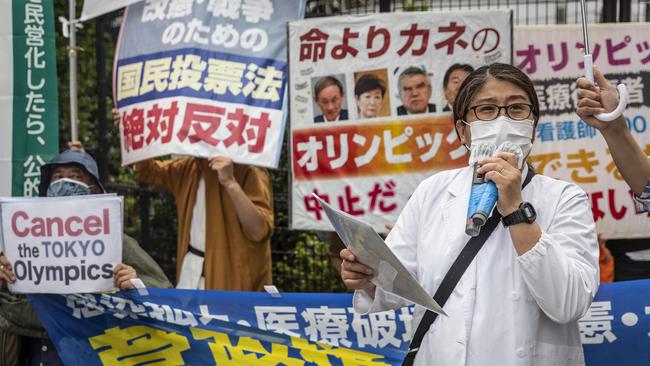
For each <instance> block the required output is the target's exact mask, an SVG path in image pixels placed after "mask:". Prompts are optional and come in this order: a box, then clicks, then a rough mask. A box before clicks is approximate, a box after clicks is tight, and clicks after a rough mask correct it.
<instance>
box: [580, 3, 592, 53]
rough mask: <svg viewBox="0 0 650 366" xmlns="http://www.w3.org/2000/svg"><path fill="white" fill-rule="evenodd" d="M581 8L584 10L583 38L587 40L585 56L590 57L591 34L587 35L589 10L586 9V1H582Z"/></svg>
mask: <svg viewBox="0 0 650 366" xmlns="http://www.w3.org/2000/svg"><path fill="white" fill-rule="evenodd" d="M580 7H581V9H580V10H582V37H583V38H584V40H585V55H589V54H590V52H589V34H588V33H587V9H586V7H585V0H580Z"/></svg>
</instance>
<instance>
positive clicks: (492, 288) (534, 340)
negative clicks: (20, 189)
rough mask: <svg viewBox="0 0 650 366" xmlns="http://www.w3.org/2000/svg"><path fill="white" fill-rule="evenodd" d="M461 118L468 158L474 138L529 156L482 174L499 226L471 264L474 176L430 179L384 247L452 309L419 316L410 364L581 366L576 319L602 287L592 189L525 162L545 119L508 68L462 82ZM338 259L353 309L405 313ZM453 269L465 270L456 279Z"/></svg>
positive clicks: (460, 173) (489, 69)
mask: <svg viewBox="0 0 650 366" xmlns="http://www.w3.org/2000/svg"><path fill="white" fill-rule="evenodd" d="M453 111H454V120H455V127H456V130H457V132H458V134H459V136H460V140H461V142H462V143H463V144H465V146H467V147H468V148H470V149H471V148H472V146H474V144H475V141H477V140H478V141H481V142H489V143H492V144H494V145H496V146H498V145H499V144H501V143H502V142H508V143H511V144H514V145H518V149H519V150H521V152H522V154H521V156H520V157H519V159H518V157H517V155H518V154H513V153H504V152H501V153H498V154H496V155H495V156H493V157H489V158H485V159H482V160H479V161H478V162H477V163H478V164H479V165H480V168H479V173H481V174H483V175H484V177H485V179H487V180H490V181H493V182H494V183H495V184H496V187H497V190H498V201H497V205H496V209H495V210H494V211H493V212H492V216H494V218H491V219H490V220H488V223H490V224H491V225H492V226H491V227H490V230H487V229H486V227H487V226H486V227H484V228H483V229H482V230H487V231H482V234H483V235H482V237H481V236H479V238H480V239H479V240H483V244H482V246H480V245H479V246H478V248H479V249H478V250H477V251H475V252H474V253H476V254H475V256H474V255H472V256H469V258H472V259H470V260H469V261H466V260H465V259H464V258H466V257H462V256H460V255H459V253H461V252H462V253H469V252H468V251H467V249H468V248H469V250H470V251H471V250H473V248H474V247H473V246H472V245H470V246H467V243H468V242H469V239H470V237H469V236H468V235H467V234H466V233H465V222H466V214H467V209H468V202H469V192H470V186H471V185H472V178H473V173H474V172H473V171H474V168H473V167H472V166H468V167H465V168H461V169H455V170H449V171H443V172H439V173H436V174H434V175H433V176H431V177H429V178H427V179H426V180H424V181H423V182H422V183H421V184H420V185H419V186H418V188H417V189H416V190H415V192H414V193H413V195H412V196H411V198H410V199H409V201H408V203H407V204H406V206H405V207H404V209H403V211H402V212H401V214H400V216H399V218H398V220H397V222H396V224H395V226H394V227H393V229H392V230H391V232H390V234H389V235H388V237H387V238H386V243H387V244H388V246H389V247H390V248H391V249H392V251H393V253H395V255H396V256H397V257H398V258H400V260H401V261H402V263H403V264H404V266H405V267H406V268H407V269H408V270H409V271H410V272H411V273H412V274H413V276H414V277H415V278H416V279H417V280H418V282H419V283H420V284H421V285H422V286H423V287H424V288H425V289H426V290H427V291H428V292H429V293H430V294H432V295H434V294H435V295H434V298H436V299H438V300H440V299H444V300H441V302H442V303H444V306H443V309H444V311H445V312H446V313H447V315H448V316H438V317H435V316H430V315H428V314H427V315H426V316H424V314H425V310H424V309H423V308H422V307H420V306H416V307H415V312H414V316H413V323H412V329H413V330H414V336H413V340H412V344H411V349H410V351H409V353H408V356H407V358H406V359H405V363H404V364H406V365H410V364H415V365H432V364H435V365H522V366H523V365H533V364H534V365H548V366H551V365H553V366H554V365H582V364H584V356H583V352H582V346H581V342H580V334H579V330H578V319H580V318H581V317H582V316H583V315H584V314H585V313H586V312H587V310H588V309H589V306H590V304H591V302H592V300H593V297H594V295H595V294H596V290H597V288H598V242H597V239H596V231H595V224H594V221H593V216H592V214H591V209H590V205H589V200H588V198H587V195H586V194H585V192H584V191H582V190H581V189H580V188H579V187H578V186H577V185H575V184H572V183H567V182H562V181H559V180H555V179H552V178H549V177H546V176H543V175H540V174H535V173H534V172H533V171H532V168H530V167H529V166H528V165H526V164H525V163H524V161H525V158H526V157H527V155H528V154H529V153H530V147H531V146H532V139H533V136H534V132H535V126H536V124H537V121H538V118H539V101H538V99H537V95H536V93H535V89H534V87H533V84H532V82H531V80H530V79H529V78H528V76H526V75H525V74H524V73H523V72H522V71H521V70H519V69H517V68H516V67H514V66H512V65H507V64H491V65H489V66H483V67H481V68H479V69H477V70H476V71H474V72H472V73H471V74H470V75H469V76H468V77H467V79H466V80H465V81H464V82H463V84H462V85H461V87H460V89H459V92H458V96H457V98H456V101H455V104H454V108H453ZM522 186H523V187H524V188H522ZM472 240H473V241H472V242H470V243H478V241H474V240H476V238H473V239H472ZM341 258H342V261H343V263H342V270H341V278H342V279H343V281H344V283H345V284H346V286H347V287H349V288H351V289H354V290H355V294H354V298H353V305H354V309H355V311H357V312H360V313H367V312H377V311H384V310H389V309H395V308H397V307H401V306H404V305H407V304H408V303H407V302H406V301H405V300H403V299H401V298H399V297H397V296H395V295H392V294H391V293H389V292H387V291H385V290H383V289H381V288H378V287H375V285H374V284H373V283H372V282H371V281H370V280H371V278H372V277H373V275H374V274H373V273H372V269H371V268H370V267H368V266H366V265H364V264H363V263H360V262H359V261H358V260H357V259H356V257H355V256H354V254H353V253H352V252H350V251H349V250H348V249H344V250H342V251H341ZM456 262H458V263H462V262H464V263H465V265H466V266H465V267H463V268H462V269H461V270H460V272H459V271H458V268H461V267H459V266H457V263H456ZM452 264H453V265H452ZM450 271H451V272H452V274H451V275H450V274H449V272H450ZM454 277H456V280H455V281H450V279H451V278H454ZM420 324H422V325H420Z"/></svg>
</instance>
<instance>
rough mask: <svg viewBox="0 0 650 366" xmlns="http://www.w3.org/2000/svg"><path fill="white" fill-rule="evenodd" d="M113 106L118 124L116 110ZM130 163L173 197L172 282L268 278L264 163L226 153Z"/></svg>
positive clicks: (259, 281)
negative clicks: (175, 224)
mask: <svg viewBox="0 0 650 366" xmlns="http://www.w3.org/2000/svg"><path fill="white" fill-rule="evenodd" d="M112 112H113V120H114V123H115V126H116V127H117V126H119V123H120V120H121V116H120V114H119V113H118V111H117V109H115V108H113V110H112ZM134 169H135V171H136V173H137V174H138V179H139V180H140V181H142V182H145V183H147V184H150V185H152V186H154V187H155V188H158V189H162V190H165V191H168V192H171V193H172V194H173V195H174V198H175V199H176V209H177V212H178V246H177V250H176V278H177V279H178V280H177V284H176V288H185V289H195V290H196V289H199V290H203V289H206V290H230V291H262V290H264V285H267V284H271V283H272V279H271V235H272V234H273V190H272V187H271V178H270V175H269V173H268V171H267V170H266V169H263V168H259V167H255V166H251V165H243V164H235V163H234V162H233V160H232V159H231V158H229V157H226V156H213V157H211V158H209V159H205V158H198V157H182V158H176V159H171V160H167V161H159V160H155V159H148V160H144V161H141V162H139V163H136V164H134Z"/></svg>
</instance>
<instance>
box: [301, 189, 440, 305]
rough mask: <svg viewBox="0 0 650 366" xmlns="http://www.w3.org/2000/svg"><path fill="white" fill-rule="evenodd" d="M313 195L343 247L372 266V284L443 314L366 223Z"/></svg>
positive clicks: (360, 260)
mask: <svg viewBox="0 0 650 366" xmlns="http://www.w3.org/2000/svg"><path fill="white" fill-rule="evenodd" d="M314 197H316V199H317V200H318V203H320V205H321V207H323V209H324V210H325V214H326V215H327V217H328V218H329V220H330V222H331V223H332V226H334V230H336V233H337V234H339V236H340V237H341V240H342V241H343V243H345V246H346V247H347V248H348V249H350V250H351V251H352V253H354V255H355V256H356V257H357V259H358V260H359V262H361V263H363V264H365V265H366V266H368V267H370V268H372V270H373V273H374V277H373V278H372V279H371V281H372V283H373V284H375V286H377V287H379V288H381V289H383V290H384V291H387V292H390V293H392V294H394V295H397V296H399V297H401V298H404V299H405V300H408V301H411V302H413V303H415V304H417V305H420V306H423V307H425V308H427V309H429V310H431V311H433V312H435V313H438V314H442V315H447V314H445V312H444V310H442V308H441V307H440V305H438V304H437V303H436V301H435V300H434V299H433V297H432V296H431V295H429V294H428V293H427V292H426V290H425V289H424V288H422V286H421V285H420V284H419V283H418V281H417V280H416V279H415V278H414V277H413V275H411V273H410V272H409V271H408V270H407V269H406V268H405V267H404V265H403V264H402V262H400V260H399V259H398V258H397V257H396V256H395V254H393V252H392V251H391V250H390V248H389V247H388V246H387V245H386V243H385V242H384V240H383V239H382V238H381V237H380V236H379V234H377V232H376V231H375V230H374V229H373V228H372V226H370V224H368V223H366V222H363V221H361V220H359V219H357V218H355V217H353V216H351V215H348V214H347V213H345V212H342V211H339V210H337V209H335V208H333V207H332V206H330V205H329V204H327V202H325V201H323V200H322V199H321V198H320V197H318V196H317V195H315V194H314Z"/></svg>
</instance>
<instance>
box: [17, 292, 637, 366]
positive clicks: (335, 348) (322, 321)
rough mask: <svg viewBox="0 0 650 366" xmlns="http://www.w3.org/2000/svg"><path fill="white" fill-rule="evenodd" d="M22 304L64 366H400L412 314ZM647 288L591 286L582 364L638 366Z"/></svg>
mask: <svg viewBox="0 0 650 366" xmlns="http://www.w3.org/2000/svg"><path fill="white" fill-rule="evenodd" d="M148 291H149V295H148V296H144V297H143V296H140V295H138V294H137V292H136V291H129V292H120V293H116V294H101V295H99V294H85V295H65V296H61V295H29V300H30V302H31V303H32V305H33V307H34V309H35V310H36V312H37V314H38V317H39V319H40V320H41V321H42V323H43V325H44V326H45V328H46V330H47V332H48V335H49V336H50V338H51V339H52V341H53V342H54V344H55V346H56V348H57V351H58V352H59V355H60V356H61V359H62V360H63V361H64V363H65V364H66V365H132V364H146V363H148V362H153V361H154V360H157V362H160V363H162V364H170V365H214V364H216V365H232V364H236V365H269V366H270V365H295V366H298V365H319V366H331V365H366V366H370V365H377V366H379V365H400V364H401V362H402V358H403V357H404V354H405V352H406V349H407V347H408V343H409V341H410V334H411V332H412V330H413V327H412V325H411V320H412V308H401V309H397V310H392V311H385V312H381V313H373V314H369V315H359V314H356V313H354V312H353V310H352V309H351V304H352V295H351V294H323V293H319V294H306V293H304V294H297V293H296V294H290V293H285V294H282V297H279V298H273V297H271V296H270V295H269V294H265V293H254V292H226V291H190V290H176V289H148ZM649 291H650V281H649V280H645V281H628V282H619V283H614V284H606V285H603V286H601V288H600V290H599V292H598V294H597V295H596V298H595V300H594V303H593V304H592V305H591V308H590V310H589V311H588V312H587V314H586V315H585V317H584V318H582V319H581V320H580V322H579V325H580V336H581V340H582V343H583V348H584V351H585V358H586V361H587V362H586V364H587V365H589V366H600V365H603V366H604V365H614V364H625V365H641V364H647V362H648V353H647V346H646V345H647V342H648V333H649V332H650V311H649V310H648V309H650V303H648V298H647V296H644V294H647V293H648V292H649Z"/></svg>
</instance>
